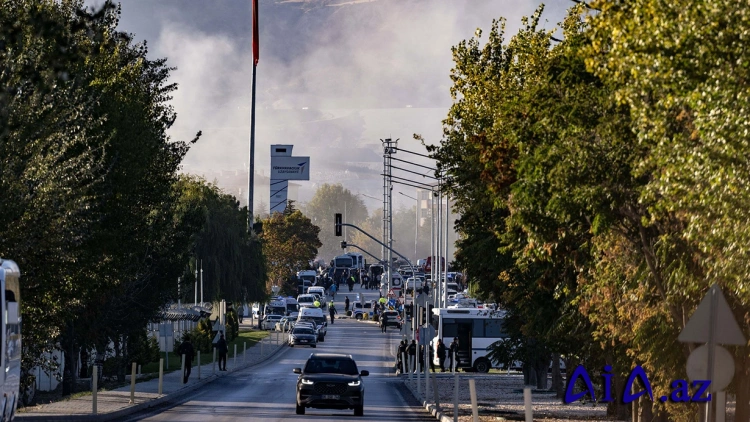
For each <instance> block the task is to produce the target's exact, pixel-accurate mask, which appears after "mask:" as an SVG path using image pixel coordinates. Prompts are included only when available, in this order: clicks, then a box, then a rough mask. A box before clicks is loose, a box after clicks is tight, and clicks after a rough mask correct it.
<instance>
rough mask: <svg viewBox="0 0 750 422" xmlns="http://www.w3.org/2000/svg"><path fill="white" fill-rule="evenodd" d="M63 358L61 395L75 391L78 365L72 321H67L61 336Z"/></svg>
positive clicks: (67, 394)
mask: <svg viewBox="0 0 750 422" xmlns="http://www.w3.org/2000/svg"><path fill="white" fill-rule="evenodd" d="M62 346H63V360H64V365H65V368H64V369H63V382H62V395H63V397H65V396H69V395H71V394H73V393H75V385H76V378H77V377H76V367H77V366H78V365H77V363H78V353H77V352H76V347H75V332H74V330H73V323H72V322H68V323H67V329H66V335H64V336H63V338H62Z"/></svg>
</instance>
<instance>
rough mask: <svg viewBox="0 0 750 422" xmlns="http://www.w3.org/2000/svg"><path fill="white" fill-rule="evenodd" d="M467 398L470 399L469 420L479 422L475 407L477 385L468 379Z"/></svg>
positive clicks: (477, 409)
mask: <svg viewBox="0 0 750 422" xmlns="http://www.w3.org/2000/svg"><path fill="white" fill-rule="evenodd" d="M469 396H470V397H471V418H472V421H473V422H479V407H478V406H477V385H476V382H474V378H470V379H469Z"/></svg>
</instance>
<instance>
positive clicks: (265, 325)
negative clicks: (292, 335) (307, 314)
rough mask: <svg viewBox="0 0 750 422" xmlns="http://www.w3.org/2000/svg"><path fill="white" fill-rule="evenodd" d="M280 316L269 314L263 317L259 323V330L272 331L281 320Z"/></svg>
mask: <svg viewBox="0 0 750 422" xmlns="http://www.w3.org/2000/svg"><path fill="white" fill-rule="evenodd" d="M281 318H282V316H281V315H274V314H269V315H266V316H264V317H263V321H262V322H261V328H262V329H263V330H273V329H275V328H276V323H277V322H279V321H280V320H281Z"/></svg>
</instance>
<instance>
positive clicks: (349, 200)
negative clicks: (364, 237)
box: [304, 183, 367, 262]
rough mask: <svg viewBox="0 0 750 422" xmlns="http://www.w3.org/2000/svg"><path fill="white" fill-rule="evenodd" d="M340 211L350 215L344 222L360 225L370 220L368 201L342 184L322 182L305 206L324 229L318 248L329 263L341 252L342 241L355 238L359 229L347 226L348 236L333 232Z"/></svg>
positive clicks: (319, 254) (305, 211)
mask: <svg viewBox="0 0 750 422" xmlns="http://www.w3.org/2000/svg"><path fill="white" fill-rule="evenodd" d="M336 213H340V214H342V217H343V216H344V214H346V216H345V218H344V220H345V221H344V222H345V223H349V224H355V225H359V224H360V223H362V222H363V221H365V219H367V207H365V203H364V202H363V201H362V199H360V198H359V197H358V196H357V195H355V194H353V193H352V192H351V191H350V190H349V189H346V188H344V186H343V185H341V184H335V185H332V184H328V183H326V184H323V185H321V186H320V187H319V188H318V190H316V191H315V195H314V196H313V198H312V199H311V200H310V201H309V202H308V203H307V205H306V206H305V208H304V214H305V215H306V216H307V217H308V218H310V221H312V223H313V224H315V225H316V226H318V227H320V228H321V232H320V241H321V243H322V245H321V246H320V248H319V250H318V256H320V257H322V258H324V259H326V262H328V261H330V260H331V259H333V257H334V256H337V255H341V254H342V252H343V251H342V250H341V241H342V240H346V241H350V240H352V239H353V236H354V235H355V232H356V230H354V229H352V228H347V229H346V234H347V238H344V237H343V236H342V237H336V236H335V235H334V231H333V216H334V214H336Z"/></svg>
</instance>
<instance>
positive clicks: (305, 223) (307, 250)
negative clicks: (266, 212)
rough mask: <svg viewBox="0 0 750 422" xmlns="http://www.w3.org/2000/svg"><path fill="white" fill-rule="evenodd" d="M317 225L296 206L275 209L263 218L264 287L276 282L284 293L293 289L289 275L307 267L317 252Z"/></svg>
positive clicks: (294, 288) (295, 288)
mask: <svg viewBox="0 0 750 422" xmlns="http://www.w3.org/2000/svg"><path fill="white" fill-rule="evenodd" d="M319 233H320V228H319V227H318V226H316V225H315V224H313V223H312V222H311V221H310V219H309V218H307V217H306V216H305V215H303V214H302V212H300V211H299V210H293V211H290V212H289V213H286V214H282V213H274V214H273V215H271V217H269V218H268V219H266V220H263V233H262V234H261V239H262V241H263V255H264V256H265V259H266V263H267V266H268V279H267V282H266V291H267V292H270V291H271V286H273V285H278V286H280V287H281V288H282V289H283V291H285V292H287V293H291V292H296V291H297V286H296V284H292V282H291V280H292V276H294V275H295V274H296V273H297V271H300V270H304V269H306V268H308V267H309V265H310V262H311V261H313V260H314V259H315V257H316V256H317V255H318V248H319V247H320V246H321V242H320V240H319V238H318V234H319Z"/></svg>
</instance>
